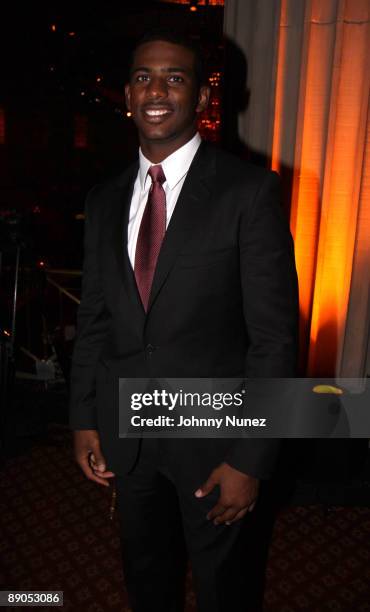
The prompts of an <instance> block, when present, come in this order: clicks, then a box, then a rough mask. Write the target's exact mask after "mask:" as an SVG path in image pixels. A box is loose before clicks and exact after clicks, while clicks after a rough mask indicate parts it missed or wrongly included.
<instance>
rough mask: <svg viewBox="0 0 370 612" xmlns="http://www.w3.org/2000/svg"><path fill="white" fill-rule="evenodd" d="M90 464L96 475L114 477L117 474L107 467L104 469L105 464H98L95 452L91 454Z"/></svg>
mask: <svg viewBox="0 0 370 612" xmlns="http://www.w3.org/2000/svg"><path fill="white" fill-rule="evenodd" d="M89 464H90V466H91V469H92V470H93V472H94V474H95V476H98V477H99V476H101V477H102V478H113V476H114V475H115V474H114V473H113V472H111V471H110V470H105V469H104V470H103V468H105V465H104V464H103V463H100V464H98V463H97V462H96V461H95V457H94V453H91V454H90V457H89Z"/></svg>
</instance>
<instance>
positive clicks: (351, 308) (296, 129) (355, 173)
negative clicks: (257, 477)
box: [225, 0, 370, 376]
mask: <svg viewBox="0 0 370 612" xmlns="http://www.w3.org/2000/svg"><path fill="white" fill-rule="evenodd" d="M269 5H270V11H269V10H268V7H267V6H266V3H265V2H263V1H260V0H239V1H237V0H226V3H225V13H226V15H225V17H226V19H225V34H226V35H227V36H228V37H230V38H231V39H232V40H233V41H234V42H235V43H236V44H237V45H239V46H240V47H241V48H242V49H243V50H244V51H245V52H246V55H247V61H248V50H249V53H252V56H254V57H255V56H256V55H257V51H258V52H259V53H264V54H265V57H272V58H273V61H272V65H271V69H270V73H263V71H260V72H259V73H258V74H256V72H255V71H254V72H252V73H249V82H248V88H249V89H250V90H251V99H252V100H253V104H252V106H250V107H249V108H248V109H247V110H246V111H245V115H246V116H248V113H250V112H251V117H250V119H249V121H247V120H246V118H245V117H244V118H243V119H242V120H241V121H240V123H239V127H240V137H241V138H242V139H243V140H244V141H245V142H246V143H248V144H249V146H252V147H253V148H257V149H259V151H260V153H261V154H263V155H265V156H266V157H267V158H268V159H269V160H271V161H270V165H271V167H272V168H273V169H275V170H277V171H278V172H279V173H280V174H281V176H282V178H283V181H284V182H285V192H286V193H287V194H288V196H289V200H290V223H291V229H292V233H293V236H294V239H295V245H296V260H297V268H298V276H299V286H300V308H301V330H300V331H301V334H300V335H301V357H302V358H301V371H302V373H305V374H307V375H310V376H320V375H321V376H324V375H328V376H331V375H341V376H362V375H364V374H365V372H364V363H365V354H366V346H367V338H368V334H369V294H368V287H369V269H370V261H369V249H368V244H369V236H370V222H369V217H370V213H369V207H370V199H369V198H370V194H369V163H370V157H369V153H368V148H367V147H368V146H369V145H368V140H367V138H368V136H367V135H368V129H369V116H368V106H369V86H370V3H369V0H281V2H279V3H276V4H275V3H274V11H275V13H274V23H276V27H275V30H273V39H272V40H270V42H268V41H266V38H263V39H262V38H259V35H258V32H260V31H261V30H263V25H262V24H263V23H267V24H271V14H270V13H271V3H269ZM251 6H254V13H253V18H254V19H256V20H258V21H259V22H258V23H257V22H255V23H253V24H251V23H249V24H248V26H247V27H245V28H244V30H243V29H242V26H241V23H242V14H241V13H242V12H243V15H244V18H245V19H250V18H251ZM243 7H244V8H243ZM258 8H259V10H257V9H258ZM236 9H237V12H238V21H237V24H238V27H237V28H236V30H235V28H234V30H233V26H232V15H233V14H234V12H235V10H236ZM252 25H253V27H252ZM251 31H252V32H253V36H251V34H250V32H251ZM271 31H272V30H271V27H270V32H271ZM254 63H256V60H255V59H254ZM261 82H262V83H263V84H261ZM254 90H255V93H254V94H253V91H254ZM261 92H265V94H264V95H265V96H266V97H267V98H268V100H269V103H270V107H271V111H270V116H269V117H267V118H266V103H265V104H262V103H261V104H260V105H259V104H258V99H259V97H260V96H261V95H262V94H261ZM271 100H272V101H273V102H272V104H271ZM263 113H264V114H265V124H267V125H271V128H268V127H264V128H263ZM250 122H251V123H252V124H253V126H254V129H251V128H250V127H249V125H250ZM259 126H262V127H261V130H262V132H263V135H262V137H261V135H260V136H259V137H258V136H257V135H256V133H255V131H256V129H258V127H259ZM287 182H289V185H288V186H287ZM360 278H361V281H360ZM355 335H356V336H357V340H356V341H355V340H354V338H355ZM360 351H361V355H360V356H359V352H360Z"/></svg>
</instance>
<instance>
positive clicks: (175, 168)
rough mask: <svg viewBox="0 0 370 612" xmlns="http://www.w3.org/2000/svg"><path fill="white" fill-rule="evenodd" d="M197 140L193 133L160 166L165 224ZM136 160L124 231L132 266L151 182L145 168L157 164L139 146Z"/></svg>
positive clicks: (195, 149)
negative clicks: (137, 169) (133, 182)
mask: <svg viewBox="0 0 370 612" xmlns="http://www.w3.org/2000/svg"><path fill="white" fill-rule="evenodd" d="M200 143H201V138H200V135H199V134H198V133H196V134H195V136H193V138H192V139H191V140H189V141H188V142H187V143H186V144H184V145H183V146H182V147H180V149H177V151H175V152H174V153H172V154H171V155H169V156H168V157H166V159H164V160H163V161H162V162H161V166H162V168H163V172H164V175H165V177H166V180H165V182H164V183H163V189H164V191H165V194H166V227H168V224H169V222H170V219H171V217H172V213H173V211H174V210H175V206H176V202H177V199H178V197H179V194H180V191H181V188H182V186H183V184H184V181H185V178H186V175H187V173H188V170H189V167H190V164H191V162H192V161H193V157H194V155H195V153H196V152H197V150H198V147H199V145H200ZM139 161H140V167H139V171H138V173H137V177H136V181H135V185H134V191H133V194H132V199H131V206H130V214H129V221H128V230H127V232H128V233H127V238H128V242H127V249H128V256H129V258H130V261H131V265H132V267H133V268H134V265H135V251H136V242H137V238H138V235H139V229H140V224H141V219H142V216H143V214H144V210H145V206H146V203H147V200H148V193H149V189H150V186H151V182H152V181H151V178H150V176H149V175H148V170H149V168H150V167H151V166H155V165H158V164H152V163H151V162H150V161H149V159H147V158H146V157H145V156H144V155H143V153H142V151H141V149H140V150H139Z"/></svg>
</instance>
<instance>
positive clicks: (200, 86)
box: [125, 33, 209, 162]
mask: <svg viewBox="0 0 370 612" xmlns="http://www.w3.org/2000/svg"><path fill="white" fill-rule="evenodd" d="M204 80H205V77H204V70H203V62H202V58H201V56H200V54H199V52H198V51H197V49H196V47H195V46H194V45H193V44H192V43H191V42H189V41H187V40H186V39H183V38H182V37H177V36H176V37H175V36H173V35H171V34H163V33H158V34H156V33H151V34H149V35H147V36H145V37H144V38H142V39H141V40H140V41H139V43H138V44H137V45H136V47H135V50H134V52H133V56H132V62H131V67H130V78H129V83H128V84H127V85H126V87H125V96H126V105H127V108H128V109H129V110H130V111H131V112H132V115H133V119H134V121H135V123H136V126H137V128H138V132H139V138H140V144H141V148H142V150H143V153H144V155H146V156H147V157H148V158H149V159H150V160H151V161H153V162H158V161H162V159H164V158H165V157H167V156H168V155H170V154H171V153H173V152H174V151H176V150H177V149H178V148H180V147H181V146H182V145H183V144H185V143H186V142H188V140H190V138H192V136H193V135H194V134H195V132H196V120H197V115H198V114H199V113H200V112H202V111H203V110H204V109H205V108H206V107H207V104H208V99H209V86H208V85H206V84H205V83H204Z"/></svg>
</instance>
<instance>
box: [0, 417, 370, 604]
mask: <svg viewBox="0 0 370 612" xmlns="http://www.w3.org/2000/svg"><path fill="white" fill-rule="evenodd" d="M109 506H110V493H109V491H107V490H105V489H103V488H102V487H98V486H96V485H94V484H93V483H90V482H89V481H87V480H85V479H84V477H83V476H82V474H81V473H80V471H79V469H78V467H77V466H76V465H75V464H74V462H73V458H72V450H71V437H70V434H69V433H67V432H66V429H65V427H63V426H60V425H59V426H53V428H51V430H50V431H49V434H48V436H47V438H46V439H44V442H43V444H41V443H39V444H37V445H35V446H33V447H32V448H30V450H29V451H28V453H26V454H20V455H19V456H17V457H13V458H11V459H8V460H7V461H6V463H5V466H3V470H2V473H1V480H0V529H1V538H0V558H1V561H0V588H1V589H18V590H22V589H23V590H27V589H30V590H46V589H47V590H63V591H64V607H63V610H65V611H66V612H67V611H68V612H69V611H70V612H80V611H84V612H85V611H86V612H108V611H112V612H125V611H129V607H128V604H127V596H126V593H125V590H124V582H123V576H122V570H121V564H120V556H119V540H118V535H117V534H118V530H117V522H116V520H115V519H114V520H113V521H110V520H109ZM194 601H195V600H194V594H193V592H192V589H191V578H190V575H189V577H188V589H187V608H186V612H194V611H195V603H194ZM12 609H13V608H12ZM33 609H36V608H33ZM41 609H42V610H47V609H49V608H40V610H41ZM51 609H55V608H50V610H51ZM59 609H60V608H59ZM365 610H369V611H370V508H368V507H351V508H340V507H338V508H335V509H334V511H332V512H329V513H328V514H324V513H323V511H322V509H321V508H320V507H318V506H312V507H287V508H285V509H284V510H283V511H282V512H280V514H279V518H278V520H277V523H276V526H275V530H274V537H273V544H272V548H271V552H270V559H269V566H268V577H267V589H266V594H265V611H266V612H298V611H310V612H323V611H332V612H341V611H343V612H357V611H359V612H360V611H361V612H362V611H365ZM153 612H157V611H156V610H155V606H154V607H153ZM158 612H160V611H158ZM230 612H232V610H230Z"/></svg>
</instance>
